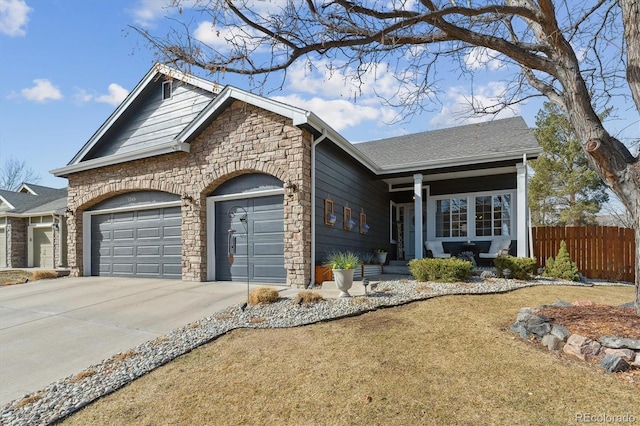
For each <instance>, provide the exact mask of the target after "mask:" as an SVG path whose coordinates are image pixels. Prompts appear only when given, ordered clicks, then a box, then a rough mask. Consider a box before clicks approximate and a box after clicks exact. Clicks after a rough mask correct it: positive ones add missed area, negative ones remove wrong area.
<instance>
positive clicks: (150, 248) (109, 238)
mask: <svg viewBox="0 0 640 426" xmlns="http://www.w3.org/2000/svg"><path fill="white" fill-rule="evenodd" d="M181 225H182V216H181V213H180V207H168V208H160V209H149V210H137V211H128V212H121V213H110V214H98V215H94V216H92V217H91V275H98V276H114V277H149V278H177V279H180V278H182V266H181V264H182V262H181V260H182V233H181Z"/></svg>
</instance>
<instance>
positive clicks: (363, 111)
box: [273, 95, 393, 132]
mask: <svg viewBox="0 0 640 426" xmlns="http://www.w3.org/2000/svg"><path fill="white" fill-rule="evenodd" d="M273 99H274V100H276V101H280V102H284V103H286V104H289V105H293V106H297V107H298V108H302V109H305V110H308V111H312V112H313V113H314V114H316V115H317V116H318V117H320V118H321V119H322V120H323V121H325V122H326V123H327V124H329V125H330V126H331V127H332V128H333V129H334V130H337V131H338V132H340V131H343V130H344V129H347V128H350V127H355V126H358V125H360V124H362V123H363V122H365V121H376V122H379V121H383V120H386V119H388V118H389V115H390V114H391V115H393V111H388V110H387V109H385V108H375V107H372V106H366V105H362V104H359V103H353V102H352V101H348V100H345V99H333V100H332V99H321V98H318V97H313V98H311V99H305V98H302V97H301V96H299V95H287V96H274V97H273Z"/></svg>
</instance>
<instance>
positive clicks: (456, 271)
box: [409, 257, 473, 282]
mask: <svg viewBox="0 0 640 426" xmlns="http://www.w3.org/2000/svg"><path fill="white" fill-rule="evenodd" d="M472 269H473V266H472V265H471V262H468V261H466V260H461V259H456V258H453V257H452V258H449V259H429V258H425V259H413V260H411V261H410V262H409V271H410V272H411V274H412V275H413V276H414V277H415V279H416V280H418V281H439V282H453V281H466V280H468V279H469V277H470V276H471V270H472Z"/></svg>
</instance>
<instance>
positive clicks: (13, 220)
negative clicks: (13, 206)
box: [6, 217, 29, 268]
mask: <svg viewBox="0 0 640 426" xmlns="http://www.w3.org/2000/svg"><path fill="white" fill-rule="evenodd" d="M28 224H29V218H21V217H7V228H6V233H7V267H9V268H26V267H27V266H28V265H27V237H28V235H27V226H28Z"/></svg>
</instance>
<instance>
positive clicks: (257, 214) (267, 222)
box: [215, 195, 287, 283]
mask: <svg viewBox="0 0 640 426" xmlns="http://www.w3.org/2000/svg"><path fill="white" fill-rule="evenodd" d="M237 206H241V207H243V208H244V209H245V210H246V211H247V213H248V214H247V221H246V224H247V228H248V229H247V230H248V235H247V230H245V227H244V224H243V223H242V222H241V221H240V218H241V217H242V216H243V214H244V212H243V211H242V209H234V207H237ZM215 209H216V280H218V281H246V280H247V274H248V278H249V280H250V281H252V282H266V283H284V282H286V279H287V274H286V270H285V268H284V209H283V196H282V195H273V196H268V197H256V198H251V199H244V200H234V201H222V202H217V203H216V207H215ZM229 211H234V212H236V214H235V217H233V218H230V217H229ZM229 229H233V230H235V231H236V232H235V233H232V234H231V235H230V233H229V232H228V231H229ZM230 244H231V245H234V244H235V254H234V258H233V265H231V264H230V263H229V257H228V253H229V245H230ZM247 253H248V256H247ZM247 262H248V264H247Z"/></svg>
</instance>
